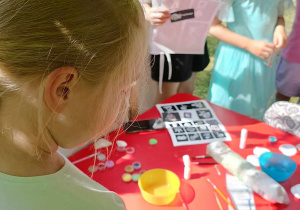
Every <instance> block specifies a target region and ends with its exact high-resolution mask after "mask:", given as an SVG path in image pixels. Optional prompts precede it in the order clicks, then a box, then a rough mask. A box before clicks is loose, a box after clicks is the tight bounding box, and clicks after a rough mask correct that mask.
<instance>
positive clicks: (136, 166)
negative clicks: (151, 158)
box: [132, 162, 142, 170]
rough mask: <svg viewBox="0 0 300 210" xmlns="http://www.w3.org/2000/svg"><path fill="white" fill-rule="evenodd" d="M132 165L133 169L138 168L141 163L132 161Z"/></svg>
mask: <svg viewBox="0 0 300 210" xmlns="http://www.w3.org/2000/svg"><path fill="white" fill-rule="evenodd" d="M132 167H133V168H134V169H135V170H138V169H140V168H141V167H142V164H141V163H140V162H134V163H133V164H132Z"/></svg>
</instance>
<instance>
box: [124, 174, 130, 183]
mask: <svg viewBox="0 0 300 210" xmlns="http://www.w3.org/2000/svg"><path fill="white" fill-rule="evenodd" d="M122 180H123V182H130V181H131V174H128V173H125V174H123V175H122Z"/></svg>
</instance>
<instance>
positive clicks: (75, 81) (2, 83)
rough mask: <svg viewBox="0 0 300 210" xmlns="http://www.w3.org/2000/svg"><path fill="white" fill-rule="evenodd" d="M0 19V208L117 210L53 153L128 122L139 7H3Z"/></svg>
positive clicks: (66, 0)
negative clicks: (59, 147)
mask: <svg viewBox="0 0 300 210" xmlns="http://www.w3.org/2000/svg"><path fill="white" fill-rule="evenodd" d="M0 16H1V19H0V91H1V98H0V100H1V103H0V131H1V133H0V148H1V150H0V189H1V190H0V209H5V210H16V209H22V210H35V209H43V210H47V209H49V210H50V209H64V210H68V209H70V210H71V209H72V210H75V209H89V210H92V209H109V210H113V209H124V208H125V207H124V204H123V201H122V200H121V199H120V198H119V197H118V196H117V195H116V194H115V193H113V192H110V191H108V190H107V189H106V188H104V187H103V186H101V185H99V184H98V183H96V182H94V181H93V180H91V179H89V177H87V176H86V175H84V174H83V173H82V172H80V171H79V170H78V169H77V168H76V167H75V166H73V165H72V164H71V163H70V162H69V161H68V160H67V159H66V158H65V157H63V156H62V155H61V154H59V153H57V148H58V146H61V147H63V148H73V147H76V146H79V145H81V144H84V143H85V142H86V141H88V140H90V139H93V138H97V137H99V136H102V135H105V134H107V133H108V132H109V131H111V129H112V128H116V127H118V126H120V125H121V124H122V123H123V121H124V119H125V118H126V117H127V116H128V109H129V106H130V104H129V102H130V100H129V97H130V92H131V89H132V88H133V85H132V84H134V82H135V81H136V80H137V79H138V78H139V77H140V72H141V70H143V69H144V58H145V52H146V46H145V44H146V43H147V41H146V40H147V37H146V32H145V23H144V18H143V11H142V9H141V6H140V4H139V2H138V1H137V0H101V1H92V0H58V1H53V0H39V1H37V0H1V1H0ZM112 181H113V180H112Z"/></svg>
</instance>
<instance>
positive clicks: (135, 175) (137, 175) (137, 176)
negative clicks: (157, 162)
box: [131, 174, 141, 182]
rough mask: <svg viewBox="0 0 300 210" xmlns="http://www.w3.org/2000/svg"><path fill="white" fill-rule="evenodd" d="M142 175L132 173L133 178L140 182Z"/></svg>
mask: <svg viewBox="0 0 300 210" xmlns="http://www.w3.org/2000/svg"><path fill="white" fill-rule="evenodd" d="M140 176H141V175H140V174H132V176H131V179H132V181H134V182H138V181H139V179H140Z"/></svg>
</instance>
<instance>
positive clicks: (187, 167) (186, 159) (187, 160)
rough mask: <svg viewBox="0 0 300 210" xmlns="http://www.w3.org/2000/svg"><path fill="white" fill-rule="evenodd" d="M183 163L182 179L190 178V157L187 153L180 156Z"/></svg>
mask: <svg viewBox="0 0 300 210" xmlns="http://www.w3.org/2000/svg"><path fill="white" fill-rule="evenodd" d="M182 160H183V164H184V173H183V177H184V179H186V180H188V179H190V178H191V159H190V156H189V155H183V156H182Z"/></svg>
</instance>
